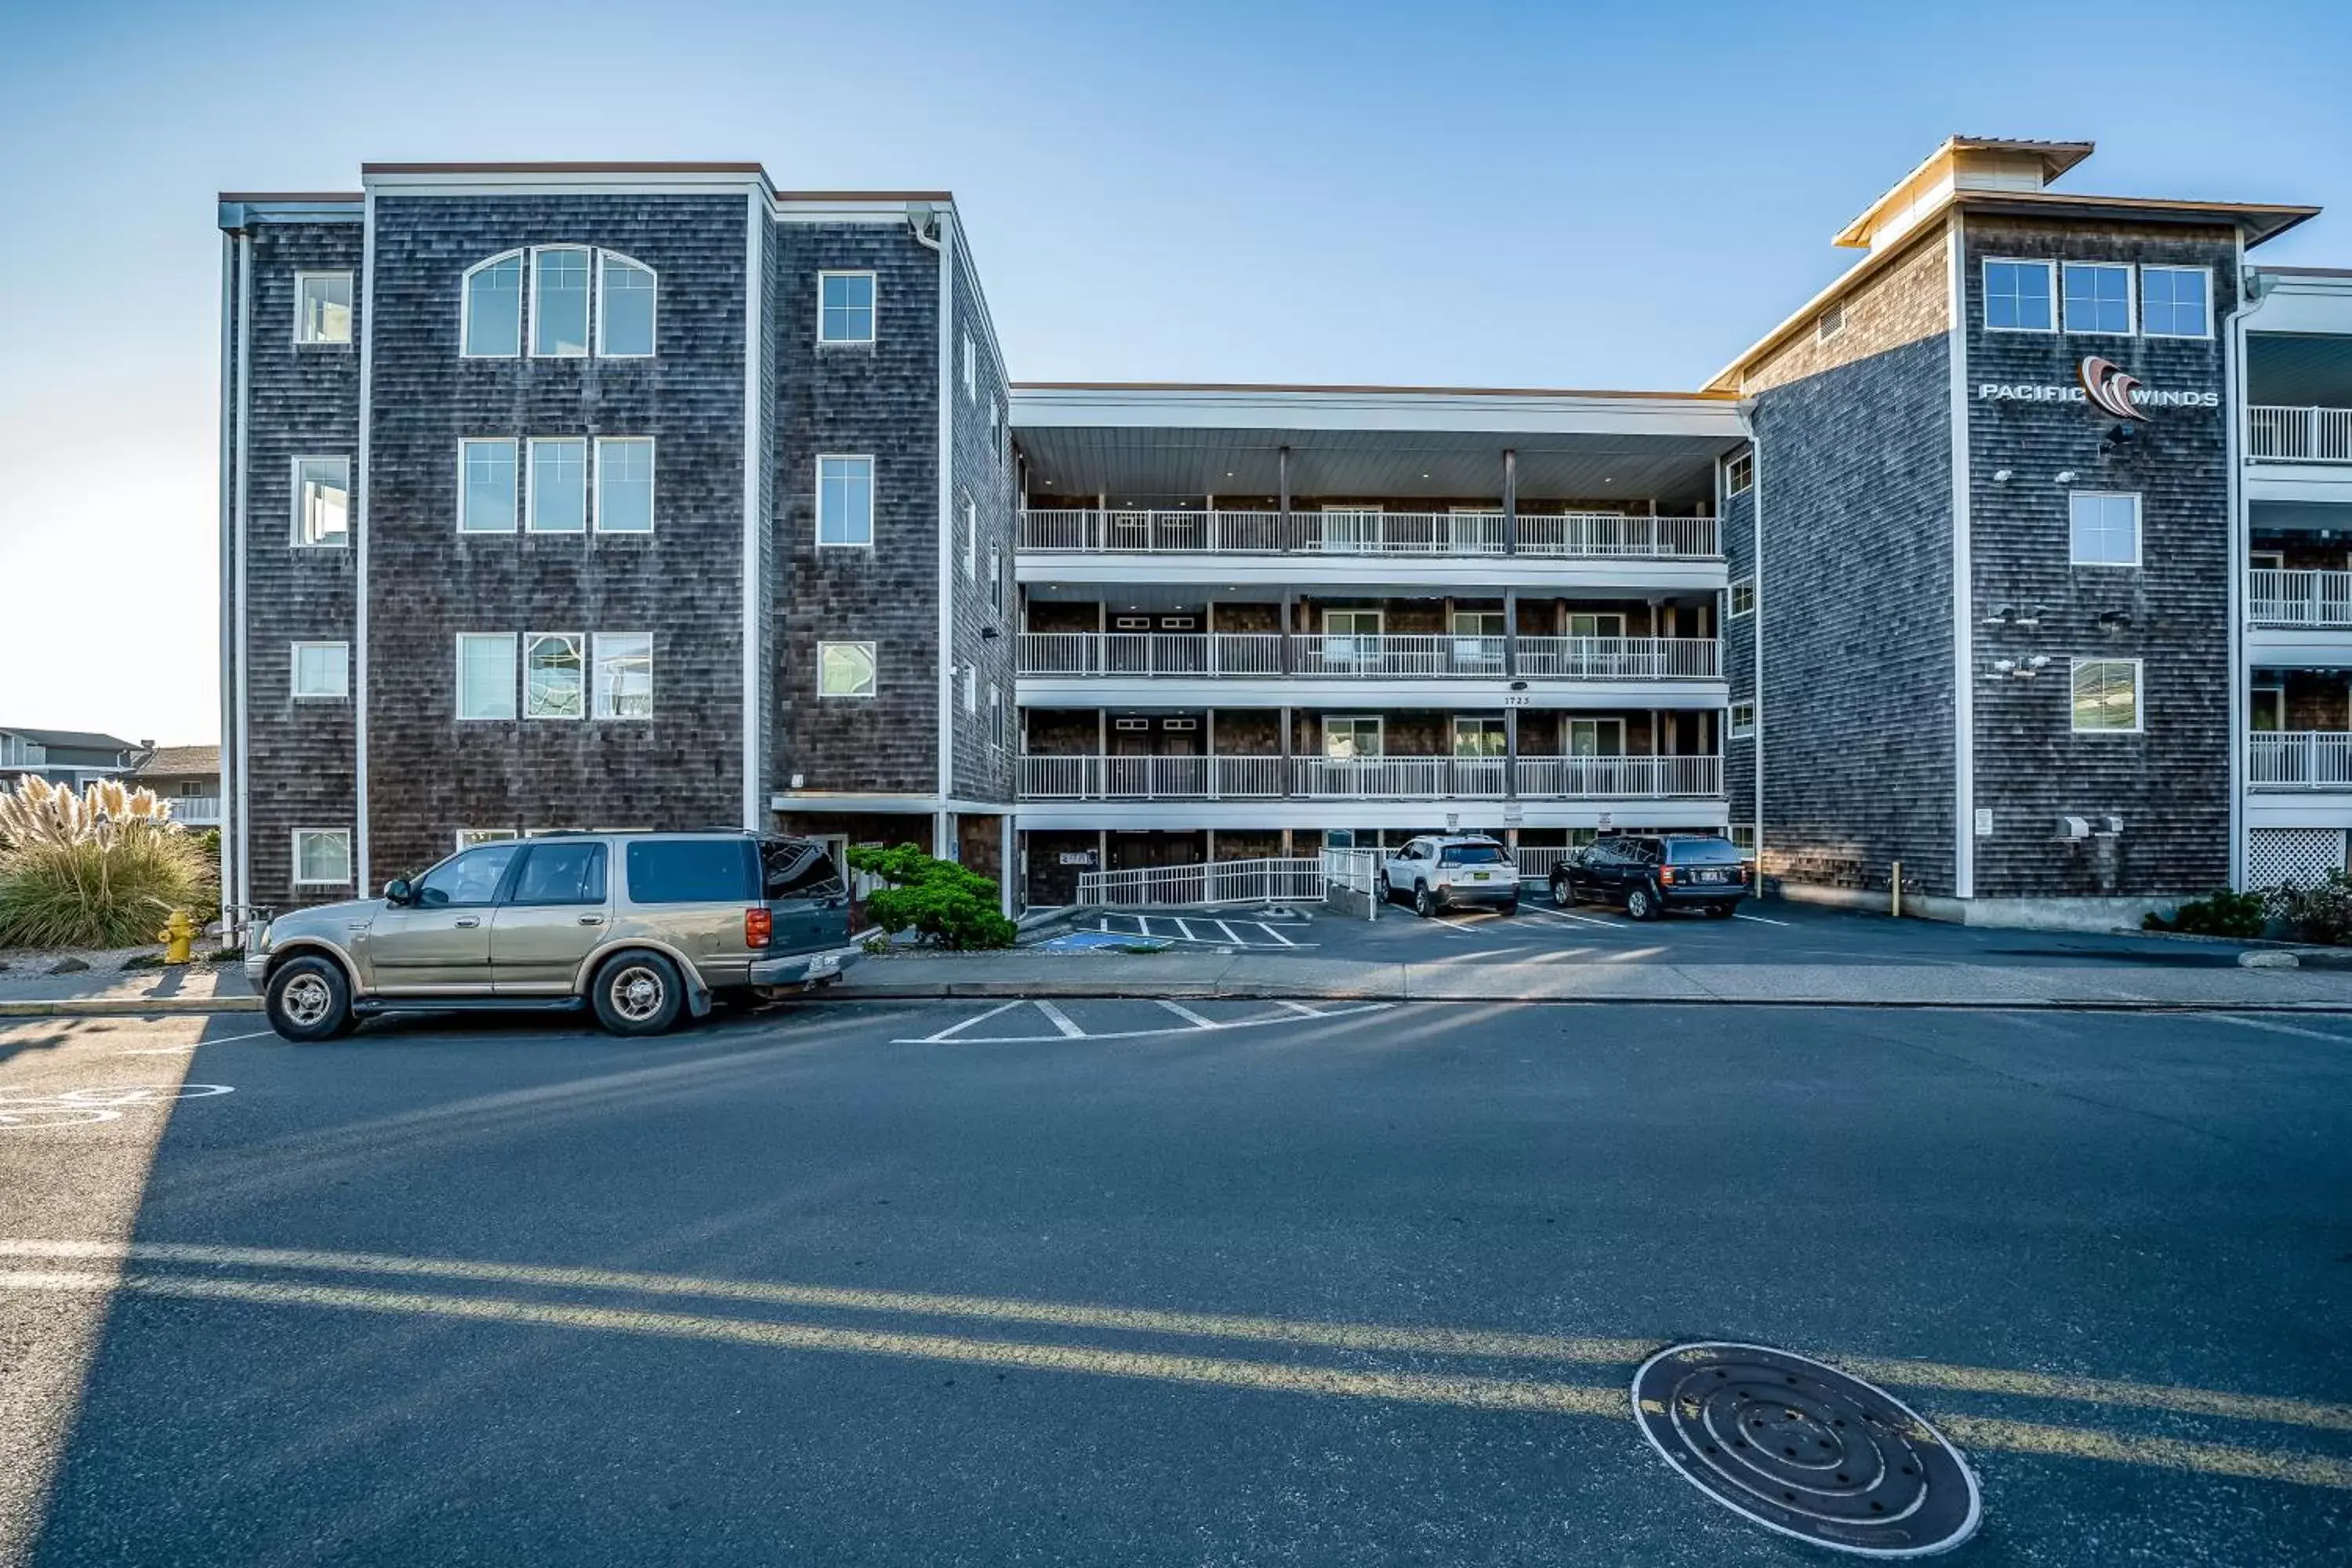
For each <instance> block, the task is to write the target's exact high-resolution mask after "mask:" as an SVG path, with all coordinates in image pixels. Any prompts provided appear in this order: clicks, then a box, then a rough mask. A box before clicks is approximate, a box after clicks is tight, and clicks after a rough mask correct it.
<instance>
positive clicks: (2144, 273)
mask: <svg viewBox="0 0 2352 1568" xmlns="http://www.w3.org/2000/svg"><path fill="white" fill-rule="evenodd" d="M2139 330H2140V331H2143V332H2146V333H2147V335H2148V336H2149V337H2151V338H2210V337H2211V336H2212V335H2213V273H2212V270H2211V268H2204V267H2143V268H2140V269H2139Z"/></svg>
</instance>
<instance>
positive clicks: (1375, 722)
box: [1323, 713, 1381, 763]
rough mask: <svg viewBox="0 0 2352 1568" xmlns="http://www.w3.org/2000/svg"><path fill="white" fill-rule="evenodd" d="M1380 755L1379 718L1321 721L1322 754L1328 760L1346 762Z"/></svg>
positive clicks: (1350, 717)
mask: <svg viewBox="0 0 2352 1568" xmlns="http://www.w3.org/2000/svg"><path fill="white" fill-rule="evenodd" d="M1380 754H1381V720H1380V715H1378V714H1376V713H1374V714H1360V715H1354V716H1347V715H1341V716H1335V717H1332V718H1328V719H1326V720H1324V721H1323V755H1324V756H1325V757H1326V758H1328V760H1330V761H1332V762H1335V763H1349V762H1355V761H1357V760H1359V759H1360V758H1368V757H1377V756H1379V755H1380Z"/></svg>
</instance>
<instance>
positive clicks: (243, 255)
mask: <svg viewBox="0 0 2352 1568" xmlns="http://www.w3.org/2000/svg"><path fill="white" fill-rule="evenodd" d="M252 421H253V235H252V232H251V231H250V230H248V231H247V232H245V233H242V234H239V235H238V236H237V237H236V520H235V521H236V680H235V683H234V690H235V692H236V707H235V709H234V710H233V718H234V721H235V722H236V736H235V741H236V832H237V841H238V847H239V850H240V851H241V852H240V853H239V854H238V856H237V858H236V902H237V912H238V917H239V918H240V919H244V918H246V917H247V916H248V915H249V913H250V911H251V910H252V908H253V811H252V793H251V790H250V788H249V786H248V785H247V782H246V780H247V772H248V770H247V758H248V757H249V755H250V753H251V750H252V740H253V726H252V725H251V724H250V723H249V722H248V721H247V708H248V707H249V705H250V700H251V697H252V693H251V691H250V690H249V689H248V688H249V686H250V681H249V679H248V671H247V668H246V666H247V659H248V658H250V657H251V653H252V649H251V647H249V646H248V637H247V632H248V628H247V626H246V624H245V622H246V614H247V610H246V606H247V599H246V581H245V579H246V558H247V554H248V553H249V549H248V533H249V528H248V521H249V519H250V514H251V508H252V488H253V453H252V447H253V423H252ZM221 738H222V740H224V741H227V740H229V739H230V737H229V736H228V735H226V734H224V735H223V736H222V737H221ZM286 844H287V850H288V853H289V854H290V853H292V851H293V844H294V841H293V839H292V838H290V837H289V838H288V839H287V841H286ZM287 884H288V886H289V887H290V886H292V884H293V875H292V873H291V871H290V870H289V873H288V875H287Z"/></svg>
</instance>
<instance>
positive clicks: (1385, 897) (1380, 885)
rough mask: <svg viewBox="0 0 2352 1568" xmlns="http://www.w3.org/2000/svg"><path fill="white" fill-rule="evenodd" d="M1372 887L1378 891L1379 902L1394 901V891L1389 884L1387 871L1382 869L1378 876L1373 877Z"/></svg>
mask: <svg viewBox="0 0 2352 1568" xmlns="http://www.w3.org/2000/svg"><path fill="white" fill-rule="evenodd" d="M1373 887H1374V888H1375V889H1377V890H1378V891H1379V893H1380V896H1381V902H1382V903H1384V904H1387V903H1393V902H1395V901H1396V892H1395V889H1391V887H1390V886H1389V874H1388V872H1387V871H1385V870H1383V871H1381V874H1380V875H1379V877H1378V878H1376V879H1374V881H1373Z"/></svg>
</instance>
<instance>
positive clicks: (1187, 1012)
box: [1157, 997, 1224, 1029]
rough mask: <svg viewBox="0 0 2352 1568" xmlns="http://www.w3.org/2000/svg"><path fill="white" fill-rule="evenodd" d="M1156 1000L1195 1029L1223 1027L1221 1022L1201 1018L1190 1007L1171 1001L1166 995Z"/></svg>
mask: <svg viewBox="0 0 2352 1568" xmlns="http://www.w3.org/2000/svg"><path fill="white" fill-rule="evenodd" d="M1157 1000H1158V1001H1159V1003H1160V1005H1161V1006H1162V1007H1165V1008H1167V1009H1168V1010H1169V1011H1170V1012H1171V1013H1173V1014H1175V1015H1176V1016H1178V1017H1180V1018H1181V1019H1183V1020H1184V1021H1185V1022H1186V1023H1188V1024H1190V1025H1192V1026H1193V1027H1194V1028H1196V1029H1222V1028H1223V1027H1224V1026H1223V1024H1220V1023H1218V1022H1217V1021H1216V1020H1215V1019H1213V1018H1203V1017H1202V1016H1201V1015H1199V1014H1198V1013H1195V1012H1194V1011H1192V1009H1191V1008H1190V1007H1187V1006H1185V1005H1183V1004H1182V1003H1181V1002H1171V1001H1169V1000H1168V999H1167V998H1166V997H1160V998H1157Z"/></svg>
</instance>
